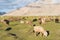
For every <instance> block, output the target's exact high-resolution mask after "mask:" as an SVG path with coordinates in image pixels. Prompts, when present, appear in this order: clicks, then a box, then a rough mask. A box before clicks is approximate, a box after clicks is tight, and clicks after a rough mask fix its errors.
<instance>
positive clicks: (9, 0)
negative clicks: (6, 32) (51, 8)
mask: <svg viewBox="0 0 60 40" xmlns="http://www.w3.org/2000/svg"><path fill="white" fill-rule="evenodd" d="M35 1H36V0H0V12H9V11H12V10H15V9H16V8H20V7H24V6H25V5H27V4H29V3H32V2H35Z"/></svg>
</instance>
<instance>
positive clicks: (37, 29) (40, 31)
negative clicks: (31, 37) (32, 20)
mask: <svg viewBox="0 0 60 40" xmlns="http://www.w3.org/2000/svg"><path fill="white" fill-rule="evenodd" d="M33 32H35V33H36V36H38V35H39V34H40V33H42V35H44V36H46V37H47V36H48V35H49V31H46V30H45V29H44V28H43V27H41V26H34V29H33Z"/></svg>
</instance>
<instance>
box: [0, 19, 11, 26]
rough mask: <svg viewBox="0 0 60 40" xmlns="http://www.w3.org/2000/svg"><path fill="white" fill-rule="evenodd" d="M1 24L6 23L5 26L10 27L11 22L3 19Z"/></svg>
mask: <svg viewBox="0 0 60 40" xmlns="http://www.w3.org/2000/svg"><path fill="white" fill-rule="evenodd" d="M0 22H2V23H4V24H5V25H7V26H8V25H9V23H10V21H9V20H8V19H2V20H1V21H0Z"/></svg>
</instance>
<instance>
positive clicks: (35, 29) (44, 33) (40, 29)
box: [0, 17, 59, 38]
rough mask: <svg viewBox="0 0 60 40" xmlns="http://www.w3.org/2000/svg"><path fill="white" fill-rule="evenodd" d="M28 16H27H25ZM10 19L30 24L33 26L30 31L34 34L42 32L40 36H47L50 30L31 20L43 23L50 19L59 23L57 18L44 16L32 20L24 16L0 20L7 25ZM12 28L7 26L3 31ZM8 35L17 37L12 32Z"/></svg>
mask: <svg viewBox="0 0 60 40" xmlns="http://www.w3.org/2000/svg"><path fill="white" fill-rule="evenodd" d="M27 18H29V17H27ZM12 21H19V22H20V23H21V24H24V23H26V24H29V25H31V26H33V30H32V32H33V33H35V34H36V36H38V35H39V34H42V36H45V37H47V36H48V35H49V34H50V32H49V30H45V29H44V28H43V27H42V26H39V25H38V26H37V25H36V24H33V22H36V21H37V22H38V23H39V24H45V23H46V22H50V21H54V22H55V23H59V18H45V17H39V18H38V19H37V18H33V19H32V20H27V19H26V18H25V17H23V18H21V19H20V18H18V17H17V18H15V19H14V18H13V17H11V18H8V19H2V20H0V22H3V23H4V24H6V25H7V26H9V25H10V22H12ZM11 29H12V28H11V27H8V28H6V29H5V31H10V30H11ZM8 35H11V36H14V37H16V38H17V35H16V34H14V33H8Z"/></svg>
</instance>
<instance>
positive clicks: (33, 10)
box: [3, 0, 60, 16]
mask: <svg viewBox="0 0 60 40" xmlns="http://www.w3.org/2000/svg"><path fill="white" fill-rule="evenodd" d="M58 15H60V4H50V1H47V2H46V3H45V2H43V3H41V1H40V0H38V1H37V2H33V3H31V4H29V5H26V6H25V7H22V8H18V9H16V10H14V11H12V12H9V13H7V14H5V15H3V16H58Z"/></svg>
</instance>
